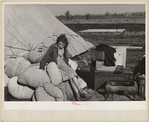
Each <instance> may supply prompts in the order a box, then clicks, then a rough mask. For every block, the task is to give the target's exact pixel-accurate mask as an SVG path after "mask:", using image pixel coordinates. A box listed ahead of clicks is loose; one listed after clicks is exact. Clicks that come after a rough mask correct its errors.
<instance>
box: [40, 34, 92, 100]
mask: <svg viewBox="0 0 149 122" xmlns="http://www.w3.org/2000/svg"><path fill="white" fill-rule="evenodd" d="M67 46H68V40H67V38H66V36H65V35H64V34H62V35H60V36H59V37H58V38H57V42H56V43H54V44H52V45H51V46H50V47H49V49H48V51H47V53H46V54H45V56H44V57H43V58H42V60H41V62H40V67H39V68H40V69H44V68H45V66H46V64H47V63H50V62H55V63H56V64H57V67H58V68H59V70H60V72H61V75H62V81H67V80H69V81H70V84H71V86H72V88H73V90H74V92H75V97H76V100H78V101H79V100H80V98H81V97H84V98H87V97H89V96H90V95H89V94H88V93H87V92H86V91H85V90H83V89H82V88H81V86H80V85H79V83H78V79H77V78H78V76H77V74H76V72H75V71H74V70H73V69H72V68H71V66H70V65H69V63H68V61H69V58H71V55H70V54H69V53H68V50H67Z"/></svg>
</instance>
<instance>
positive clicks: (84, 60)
mask: <svg viewBox="0 0 149 122" xmlns="http://www.w3.org/2000/svg"><path fill="white" fill-rule="evenodd" d="M78 57H79V58H80V59H81V60H82V61H83V62H84V63H85V64H86V65H87V66H88V65H89V64H88V63H87V60H86V58H85V57H84V59H83V58H82V57H81V56H79V55H78Z"/></svg>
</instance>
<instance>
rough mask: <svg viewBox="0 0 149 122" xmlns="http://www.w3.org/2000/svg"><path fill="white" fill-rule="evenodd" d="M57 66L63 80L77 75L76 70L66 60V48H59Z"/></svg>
mask: <svg viewBox="0 0 149 122" xmlns="http://www.w3.org/2000/svg"><path fill="white" fill-rule="evenodd" d="M57 66H58V68H59V69H60V72H61V75H62V80H63V81H66V80H69V79H71V78H73V77H75V76H77V74H76V72H75V71H74V70H73V69H72V68H71V67H70V66H69V65H67V64H66V62H65V61H64V49H61V50H60V49H58V57H57Z"/></svg>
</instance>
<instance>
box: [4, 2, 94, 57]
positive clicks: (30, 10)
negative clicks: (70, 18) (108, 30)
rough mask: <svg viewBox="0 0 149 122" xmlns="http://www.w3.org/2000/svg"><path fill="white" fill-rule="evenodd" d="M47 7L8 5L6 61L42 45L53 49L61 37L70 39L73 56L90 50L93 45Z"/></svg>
mask: <svg viewBox="0 0 149 122" xmlns="http://www.w3.org/2000/svg"><path fill="white" fill-rule="evenodd" d="M47 7H48V6H45V5H42V4H40V5H38V4H6V5H5V6H4V45H5V48H4V49H5V60H6V59H8V58H10V57H11V56H13V55H19V54H20V53H24V52H28V51H29V50H30V49H31V48H32V49H34V48H35V47H36V46H37V45H39V44H40V43H44V44H45V46H47V47H48V46H49V45H51V44H52V43H54V42H55V41H56V39H57V37H58V36H59V35H60V34H66V36H67V38H68V40H69V43H70V44H69V47H68V51H69V52H70V53H71V54H72V56H75V55H79V54H80V53H82V52H85V51H87V50H88V49H89V48H91V47H93V45H92V44H91V43H89V42H86V41H85V40H84V39H83V38H82V37H80V36H79V35H78V34H76V33H75V32H73V31H72V30H70V29H69V28H68V27H66V26H65V25H64V24H62V23H61V22H60V21H59V20H57V18H56V17H55V16H54V15H53V14H52V13H51V12H50V11H49V9H48V8H47Z"/></svg>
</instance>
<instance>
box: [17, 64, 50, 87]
mask: <svg viewBox="0 0 149 122" xmlns="http://www.w3.org/2000/svg"><path fill="white" fill-rule="evenodd" d="M18 82H19V83H20V84H23V85H27V86H30V87H34V88H37V87H39V86H42V85H43V83H51V81H50V79H49V76H48V74H47V73H46V71H44V70H41V69H38V68H37V67H34V66H31V67H29V68H27V69H26V70H24V71H23V72H22V73H21V74H20V75H19V78H18Z"/></svg>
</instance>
